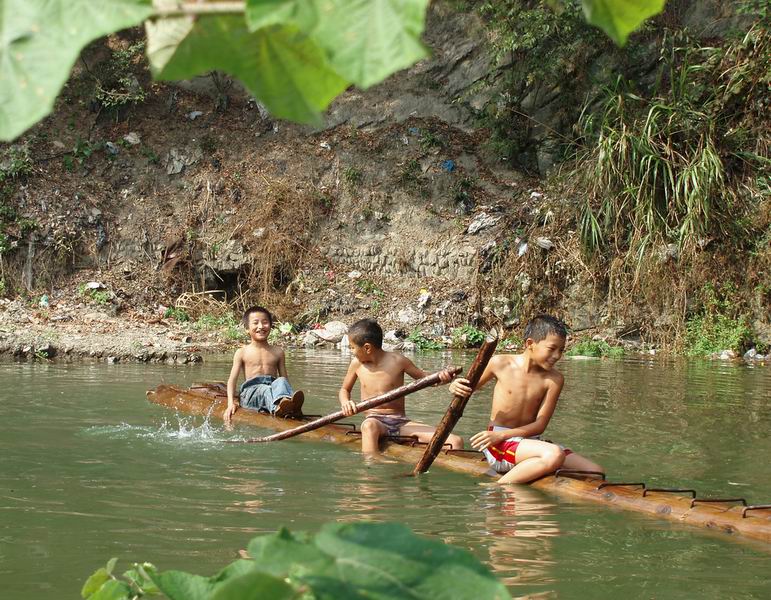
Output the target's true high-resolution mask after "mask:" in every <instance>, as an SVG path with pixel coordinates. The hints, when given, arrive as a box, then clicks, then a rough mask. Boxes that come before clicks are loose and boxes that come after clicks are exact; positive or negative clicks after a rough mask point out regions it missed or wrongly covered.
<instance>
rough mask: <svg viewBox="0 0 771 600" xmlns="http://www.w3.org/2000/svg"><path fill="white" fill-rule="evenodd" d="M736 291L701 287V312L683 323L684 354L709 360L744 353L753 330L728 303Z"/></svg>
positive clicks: (744, 316)
mask: <svg viewBox="0 0 771 600" xmlns="http://www.w3.org/2000/svg"><path fill="white" fill-rule="evenodd" d="M735 291H736V290H735V289H733V287H732V286H723V287H722V288H718V287H716V286H714V285H711V284H707V285H706V286H704V289H703V290H702V294H703V298H702V303H703V308H702V310H701V311H700V312H699V313H698V314H695V315H693V316H691V318H690V319H688V321H687V322H686V326H685V332H686V333H685V350H686V353H687V354H689V355H690V356H709V355H710V354H714V353H716V352H721V351H723V350H734V351H735V352H741V351H742V350H744V349H745V347H746V346H747V345H748V343H749V340H750V337H751V335H752V330H751V329H750V326H749V323H748V318H747V316H746V315H744V314H742V313H741V311H740V310H739V308H738V307H737V306H736V305H735V304H734V303H733V302H732V301H731V300H730V296H731V295H732V294H733V293H734V292H735Z"/></svg>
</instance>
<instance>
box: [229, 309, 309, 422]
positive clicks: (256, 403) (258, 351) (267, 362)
mask: <svg viewBox="0 0 771 600" xmlns="http://www.w3.org/2000/svg"><path fill="white" fill-rule="evenodd" d="M242 322H243V324H244V327H245V328H246V330H247V331H248V333H249V337H250V338H251V342H250V343H249V344H247V345H246V346H243V347H241V348H239V349H238V350H236V354H235V356H233V368H232V369H230V377H228V407H227V409H226V410H225V414H224V415H223V418H224V419H225V421H229V420H230V419H231V417H232V416H233V415H234V414H235V412H236V411H237V410H238V407H239V406H242V407H243V408H248V409H251V410H259V411H263V412H268V413H270V414H272V415H275V416H277V417H288V416H293V415H297V414H299V413H300V408H301V407H302V403H303V400H304V396H303V393H302V392H301V391H299V390H298V391H296V392H294V393H293V392H292V387H291V386H290V385H289V380H288V379H287V373H286V361H285V357H284V351H283V350H282V349H281V348H279V347H278V346H271V345H270V344H269V343H268V336H269V335H270V330H271V327H273V316H272V315H271V314H270V312H269V311H268V309H266V308H263V307H262V306H252V307H251V308H248V309H247V310H246V311H245V312H244V317H243V319H242ZM241 372H243V374H244V378H245V379H246V381H244V383H243V385H241V389H240V391H239V400H240V402H237V401H236V398H235V395H236V383H238V376H239V375H240V374H241Z"/></svg>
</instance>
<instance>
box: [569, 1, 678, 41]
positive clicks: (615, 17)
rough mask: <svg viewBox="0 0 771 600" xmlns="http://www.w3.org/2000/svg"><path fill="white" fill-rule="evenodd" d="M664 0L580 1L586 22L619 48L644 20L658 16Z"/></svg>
mask: <svg viewBox="0 0 771 600" xmlns="http://www.w3.org/2000/svg"><path fill="white" fill-rule="evenodd" d="M665 2H666V0H582V4H583V7H584V14H585V15H586V20H587V21H589V23H591V24H592V25H596V26H597V27H599V28H600V29H602V30H603V31H604V32H605V33H607V34H608V35H609V36H610V37H611V38H612V39H613V41H614V42H616V43H617V44H618V45H619V46H623V45H624V44H626V40H627V38H628V37H629V34H630V33H632V32H633V31H634V30H635V29H637V28H638V27H639V26H640V25H641V24H642V22H643V21H645V19H647V18H648V17H652V16H653V15H657V14H659V13H660V12H661V11H662V10H663V9H664V4H665Z"/></svg>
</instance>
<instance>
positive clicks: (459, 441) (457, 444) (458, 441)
mask: <svg viewBox="0 0 771 600" xmlns="http://www.w3.org/2000/svg"><path fill="white" fill-rule="evenodd" d="M447 442H448V443H449V444H450V446H451V447H452V449H453V450H463V438H462V437H460V436H459V435H457V434H455V433H451V434H450V435H449V436H448V437H447Z"/></svg>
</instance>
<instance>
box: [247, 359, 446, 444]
mask: <svg viewBox="0 0 771 600" xmlns="http://www.w3.org/2000/svg"><path fill="white" fill-rule="evenodd" d="M444 370H446V371H449V372H450V374H451V375H452V376H453V377H455V376H456V375H457V374H458V373H460V371H461V369H460V367H447V368H446V369H444ZM437 383H441V380H440V379H439V373H432V374H431V375H427V376H426V377H423V378H421V379H418V380H416V381H413V382H412V383H408V384H407V385H403V386H401V387H398V388H396V389H395V390H391V391H390V392H386V393H385V394H380V395H379V396H374V397H373V398H367V399H366V400H362V401H361V402H359V403H358V404H357V405H356V412H357V413H360V412H361V411H363V410H369V409H370V408H375V407H376V406H380V405H381V404H387V403H388V402H393V401H394V400H398V399H399V398H402V397H403V396H407V395H408V394H412V393H413V392H417V391H418V390H422V389H423V388H426V387H429V386H431V385H436V384H437ZM354 414H355V413H354ZM347 416H350V415H346V414H345V413H344V412H343V411H342V410H339V411H337V412H333V413H332V414H329V415H327V416H325V417H321V418H320V419H316V420H315V421H309V422H308V423H305V424H303V425H300V426H299V427H295V428H293V429H287V430H286V431H281V432H279V433H274V434H273V435H269V436H266V437H260V438H252V439H249V440H245V441H246V442H247V443H256V442H277V441H278V440H286V439H288V438H292V437H295V436H296V435H300V434H301V433H306V432H307V431H313V430H314V429H318V428H319V427H323V426H324V425H329V424H330V423H334V422H335V421H339V420H340V419H344V418H345V417H347Z"/></svg>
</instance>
